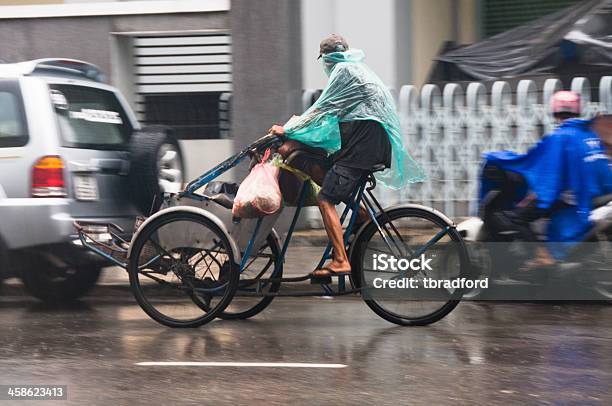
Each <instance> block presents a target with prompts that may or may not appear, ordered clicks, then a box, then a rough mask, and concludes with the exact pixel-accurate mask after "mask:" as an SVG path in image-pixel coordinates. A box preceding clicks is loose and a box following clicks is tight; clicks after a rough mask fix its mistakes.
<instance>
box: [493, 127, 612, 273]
mask: <svg viewBox="0 0 612 406" xmlns="http://www.w3.org/2000/svg"><path fill="white" fill-rule="evenodd" d="M611 132H612V119H611V116H610V115H607V116H597V117H595V118H594V119H593V120H578V119H569V120H566V121H564V122H562V123H561V125H560V126H559V127H558V128H556V129H555V130H554V131H553V132H552V133H551V134H550V135H548V136H547V137H545V138H544V139H542V141H540V142H539V143H538V144H537V145H536V146H535V147H534V148H533V149H531V150H530V151H529V152H527V153H526V154H515V153H512V152H508V151H501V152H493V153H489V154H487V156H486V160H487V163H486V165H485V172H484V173H485V177H484V178H483V182H482V190H481V196H484V195H485V194H486V193H487V191H488V190H489V189H491V188H492V186H493V183H494V182H493V181H491V180H490V179H487V177H486V173H487V170H490V169H491V168H495V169H496V170H501V171H503V172H505V173H511V174H514V175H516V174H519V175H521V176H522V177H523V178H524V181H525V184H524V185H523V187H522V189H523V191H522V193H520V194H519V195H520V197H519V198H518V199H515V200H514V201H512V202H507V203H508V205H509V206H510V207H506V209H504V210H499V211H495V212H493V213H491V214H490V216H489V218H488V219H485V222H489V224H491V225H492V226H493V227H494V228H495V229H496V230H498V231H500V232H504V231H511V232H515V233H516V234H518V235H519V237H520V238H521V239H522V240H523V241H531V242H536V243H537V241H538V238H537V236H536V235H535V233H534V232H533V231H532V229H531V226H530V223H532V222H533V221H535V220H537V219H540V218H550V223H549V226H548V230H547V237H548V241H551V242H554V243H555V244H553V245H549V246H548V248H549V249H550V250H552V252H550V251H549V249H547V247H546V246H545V245H542V244H540V245H538V247H537V249H536V255H535V257H534V258H533V259H532V260H529V261H527V262H526V263H525V264H524V266H523V268H522V270H532V269H535V268H542V267H548V266H551V265H554V264H555V263H556V260H558V259H560V258H562V257H563V256H564V254H565V253H566V248H567V247H569V246H571V245H572V244H573V243H575V242H577V241H580V239H581V238H582V237H583V236H584V235H585V234H586V232H587V231H588V230H589V228H590V226H591V223H590V220H589V213H590V211H591V209H592V200H593V198H594V197H597V196H600V195H605V194H608V193H612V170H611V169H610V161H609V159H608V157H607V155H606V154H605V152H604V149H603V146H602V144H608V143H610V141H612V140H611V137H612V135H611V134H610V133H611ZM524 196H526V197H524ZM561 201H563V202H564V203H563V207H562V208H561V209H559V202H561Z"/></svg>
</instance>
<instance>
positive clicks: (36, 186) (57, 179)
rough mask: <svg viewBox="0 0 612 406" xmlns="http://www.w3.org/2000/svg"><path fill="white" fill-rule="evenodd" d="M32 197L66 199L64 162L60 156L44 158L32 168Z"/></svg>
mask: <svg viewBox="0 0 612 406" xmlns="http://www.w3.org/2000/svg"><path fill="white" fill-rule="evenodd" d="M32 197H66V183H65V182H64V162H63V161H62V158H60V157H59V156H44V157H42V158H40V159H39V160H38V161H36V163H35V164H34V167H33V168H32Z"/></svg>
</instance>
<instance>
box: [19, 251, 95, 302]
mask: <svg viewBox="0 0 612 406" xmlns="http://www.w3.org/2000/svg"><path fill="white" fill-rule="evenodd" d="M28 262H29V263H28V266H26V267H24V268H23V269H22V270H21V280H22V282H23V286H24V288H25V291H26V292H27V293H29V294H30V295H32V296H34V297H35V298H37V299H39V300H41V301H43V302H45V303H50V304H63V303H70V302H74V301H76V300H78V299H79V298H81V297H83V296H85V295H86V294H87V293H89V292H90V291H91V290H92V289H93V288H94V287H95V286H96V283H97V281H98V279H99V278H100V274H101V272H102V267H101V266H99V265H90V266H86V265H80V266H65V267H64V268H60V267H58V266H57V265H55V264H53V263H52V262H50V261H48V260H46V259H45V258H43V257H38V256H36V257H32V258H30V260H29V261H28Z"/></svg>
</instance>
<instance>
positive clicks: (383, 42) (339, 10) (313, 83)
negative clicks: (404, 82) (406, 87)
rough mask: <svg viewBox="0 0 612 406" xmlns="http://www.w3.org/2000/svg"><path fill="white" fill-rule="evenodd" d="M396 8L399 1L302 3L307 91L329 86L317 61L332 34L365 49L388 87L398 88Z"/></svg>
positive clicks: (305, 0)
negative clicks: (325, 42) (322, 41)
mask: <svg viewBox="0 0 612 406" xmlns="http://www.w3.org/2000/svg"><path fill="white" fill-rule="evenodd" d="M399 1H402V0H399ZM395 5H396V0H377V1H370V0H302V22H303V25H302V37H303V42H302V43H303V47H302V57H303V58H304V88H322V87H323V86H324V85H325V83H326V82H327V77H326V76H325V73H323V69H322V68H321V65H320V63H319V62H318V61H317V60H316V58H317V56H318V54H319V43H320V42H321V40H322V39H323V38H325V37H326V36H328V35H329V34H331V33H337V34H340V35H342V36H344V37H345V38H346V40H347V41H348V43H349V46H350V47H352V48H359V49H362V50H363V51H364V52H365V54H366V62H367V63H368V65H369V66H370V67H371V68H372V69H373V70H374V71H375V72H376V73H377V74H378V75H379V76H380V77H381V79H382V80H383V81H384V82H385V83H387V84H389V85H390V86H395V85H396V84H398V83H399V81H398V78H397V70H396V61H397V55H396V52H395V51H396V34H395V25H396V22H395Z"/></svg>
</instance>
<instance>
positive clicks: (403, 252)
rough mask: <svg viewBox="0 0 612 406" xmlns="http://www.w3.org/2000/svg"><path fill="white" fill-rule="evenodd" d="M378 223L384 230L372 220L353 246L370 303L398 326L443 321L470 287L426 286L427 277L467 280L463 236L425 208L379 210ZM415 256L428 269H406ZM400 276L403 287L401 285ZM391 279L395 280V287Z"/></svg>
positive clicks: (355, 277)
mask: <svg viewBox="0 0 612 406" xmlns="http://www.w3.org/2000/svg"><path fill="white" fill-rule="evenodd" d="M377 221H378V223H379V225H380V229H379V228H378V227H377V225H376V224H375V223H374V222H373V221H370V222H369V223H368V224H367V225H366V226H365V228H364V229H363V230H362V231H361V232H360V233H359V235H358V236H357V238H356V240H355V242H354V245H353V248H352V250H351V265H352V268H353V272H352V281H353V284H354V285H355V286H357V287H359V288H361V292H362V297H363V299H364V301H365V303H366V304H367V305H368V306H369V307H370V308H371V309H372V310H373V311H374V312H375V313H376V314H378V315H379V316H380V317H382V318H383V319H385V320H387V321H390V322H392V323H395V324H399V325H407V326H422V325H427V324H431V323H434V322H436V321H438V320H440V319H442V318H443V317H444V316H446V315H447V314H448V313H450V312H451V311H452V310H453V309H454V308H455V307H456V306H457V304H458V303H459V301H460V300H461V297H462V295H463V292H464V290H465V289H462V288H442V287H441V288H440V289H437V288H436V289H431V288H425V279H428V281H430V280H435V281H440V280H448V281H453V280H461V278H467V275H468V270H469V258H468V254H467V250H466V247H465V245H464V243H463V240H462V238H461V236H460V235H459V233H458V232H457V230H456V229H455V228H454V226H451V225H450V224H448V223H447V221H445V220H444V219H443V218H442V217H440V216H438V215H437V214H435V213H434V212H431V211H429V210H426V209H424V208H418V207H402V208H396V209H391V210H389V211H387V212H385V213H382V214H379V215H378V217H377ZM385 255H386V256H385ZM391 257H393V258H395V260H391ZM415 258H416V259H419V260H421V262H423V261H424V262H425V263H427V264H428V265H429V267H428V266H425V267H424V268H425V269H422V270H413V269H405V268H406V266H405V265H407V264H409V263H410V261H411V260H412V259H415ZM452 258H454V259H452ZM383 259H384V261H383ZM427 259H431V260H430V261H427ZM400 260H402V261H400ZM385 263H386V266H385ZM419 263H420V262H419ZM392 264H395V268H394V266H393V265H392ZM414 265H415V266H416V263H414ZM427 268H431V269H427ZM401 279H404V282H403V283H404V287H398V286H399V285H398V284H397V281H399V280H401ZM410 279H412V280H413V281H414V282H413V283H414V285H412V287H411V286H410V285H408V284H409V283H410V282H409V280H410ZM392 280H394V281H396V282H395V283H396V285H395V287H393V288H391V287H390V286H391V285H390V284H389V281H392ZM384 281H387V282H386V285H383V284H384V283H385V282H384ZM432 283H433V282H432ZM436 283H437V282H436ZM381 285H382V286H381ZM429 285H430V283H428V284H427V286H429Z"/></svg>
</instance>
